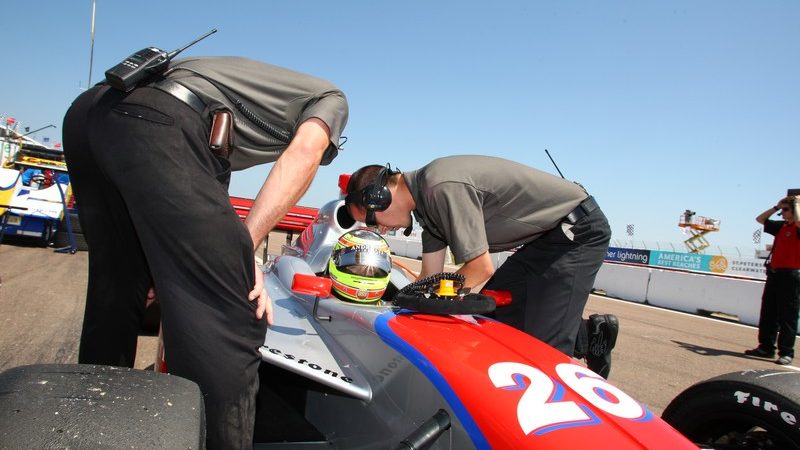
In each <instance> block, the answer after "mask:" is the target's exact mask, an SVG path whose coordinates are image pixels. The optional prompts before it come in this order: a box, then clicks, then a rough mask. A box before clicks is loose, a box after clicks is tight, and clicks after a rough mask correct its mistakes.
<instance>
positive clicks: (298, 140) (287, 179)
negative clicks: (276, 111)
mask: <svg viewBox="0 0 800 450" xmlns="http://www.w3.org/2000/svg"><path fill="white" fill-rule="evenodd" d="M328 139H329V138H328V130H327V127H326V126H325V124H324V123H322V122H321V121H319V120H318V119H317V121H314V119H310V120H308V121H306V122H304V123H303V124H302V125H301V126H300V127H299V128H298V130H297V135H296V136H295V138H294V139H293V140H292V142H291V143H290V144H289V147H288V148H287V149H286V151H284V152H283V154H282V155H281V157H280V158H278V160H277V161H276V162H275V164H274V165H273V166H272V169H271V170H270V172H269V175H268V176H267V179H266V180H265V181H264V184H263V185H262V186H261V189H260V190H259V192H258V195H257V196H256V200H255V202H254V203H253V207H252V209H251V210H250V214H248V215H247V219H245V222H244V223H245V225H246V226H247V229H248V230H249V231H250V237H251V238H252V239H253V248H254V249H257V248H258V247H259V246H260V245H261V242H263V241H264V238H265V237H266V236H267V234H269V232H270V231H272V229H273V228H275V226H276V225H277V224H278V222H280V220H281V219H282V218H283V216H285V215H286V213H287V212H289V210H290V209H291V208H292V206H294V205H296V204H297V202H298V201H299V200H300V198H301V197H302V196H303V194H304V193H305V192H306V191H307V190H308V187H309V186H310V185H311V181H312V180H313V179H314V175H316V173H317V168H318V167H319V163H320V161H321V160H322V155H323V154H324V152H325V149H326V148H327V146H328V144H329V140H328Z"/></svg>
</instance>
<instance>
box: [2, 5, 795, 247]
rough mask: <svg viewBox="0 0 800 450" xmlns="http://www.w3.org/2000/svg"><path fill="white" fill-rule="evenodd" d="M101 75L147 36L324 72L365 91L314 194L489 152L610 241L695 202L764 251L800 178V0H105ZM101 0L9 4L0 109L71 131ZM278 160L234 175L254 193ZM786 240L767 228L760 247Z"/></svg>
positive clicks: (654, 232)
mask: <svg viewBox="0 0 800 450" xmlns="http://www.w3.org/2000/svg"><path fill="white" fill-rule="evenodd" d="M96 3H97V10H96V23H95V42H94V63H93V70H92V71H91V81H92V83H95V82H97V81H100V80H101V79H102V78H103V72H104V71H105V69H107V68H108V67H110V66H112V65H114V64H115V63H116V62H118V61H119V60H121V59H122V58H124V57H125V56H127V55H128V54H130V53H132V52H134V51H136V50H138V49H140V48H142V47H146V46H157V47H161V48H163V49H166V50H172V49H174V48H177V47H180V46H182V45H183V44H185V43H187V42H189V41H191V40H192V39H193V38H195V37H196V36H199V35H201V34H202V33H204V32H206V31H208V30H210V29H212V28H217V29H218V30H219V31H218V33H216V34H214V35H213V36H211V37H209V38H208V39H206V40H205V41H203V42H201V43H199V44H198V45H196V46H195V47H193V48H190V49H189V50H187V51H186V52H185V53H184V55H186V56H189V55H240V56H247V57H251V58H254V59H259V60H263V61H266V62H270V63H273V64H277V65H282V66H286V67H289V68H292V69H295V70H298V71H301V72H306V73H310V74H314V75H317V76H319V77H322V78H325V79H328V80H330V81H332V82H333V83H335V84H336V85H338V86H339V87H340V88H342V89H343V90H344V92H345V93H346V95H347V97H348V100H349V103H350V120H349V123H348V126H347V129H346V130H345V133H344V134H345V135H346V136H347V137H348V139H349V140H348V141H347V144H346V145H345V150H344V152H343V153H341V154H340V156H339V157H338V158H337V159H336V160H335V161H334V162H333V163H332V164H331V165H330V166H327V167H323V168H321V169H320V171H319V173H318V175H317V178H316V179H315V181H314V183H313V185H312V187H311V188H310V190H309V192H308V193H307V194H306V196H305V197H304V198H303V199H302V200H301V204H303V205H306V206H321V205H322V204H324V203H325V202H327V201H328V200H332V199H335V198H336V197H337V194H338V192H337V188H336V179H337V177H338V175H339V174H340V173H344V172H352V171H353V170H355V169H357V168H358V167H361V166H362V165H365V164H371V163H379V164H383V163H386V162H391V163H392V165H393V166H397V167H399V168H401V169H405V170H410V169H414V168H417V167H419V166H421V165H423V164H425V163H426V162H428V161H429V160H430V159H432V158H435V157H437V156H444V155H452V154H465V153H467V154H488V155H495V156H500V157H505V158H509V159H514V160H517V161H520V162H523V163H526V164H529V165H531V166H534V167H537V168H540V169H542V170H546V171H548V172H551V173H554V174H557V172H556V169H555V168H554V167H553V165H552V164H551V162H550V160H549V159H548V157H547V155H546V154H545V152H544V150H545V149H549V151H550V154H551V155H552V156H553V158H554V159H555V161H556V162H557V163H558V166H559V168H560V169H561V171H562V172H563V173H564V175H565V176H566V177H567V178H570V179H573V180H576V181H579V182H580V183H582V184H583V185H584V186H586V187H587V189H588V190H589V191H590V192H591V193H592V194H593V195H594V196H595V197H596V198H597V200H598V202H599V203H600V205H601V207H602V208H603V210H604V211H605V213H606V215H607V216H608V217H609V220H610V222H611V228H612V233H613V237H614V238H617V239H622V240H629V239H631V237H629V236H628V235H627V233H626V226H627V225H628V224H633V225H634V236H633V239H635V240H637V241H641V240H645V241H649V242H650V243H652V242H653V241H660V242H672V243H677V245H678V246H677V247H676V249H678V250H681V247H680V246H681V245H682V244H680V242H681V241H682V240H683V239H685V238H686V236H684V235H683V234H682V233H681V231H680V229H679V228H678V226H677V222H678V217H679V215H680V214H681V213H682V212H683V211H684V210H685V209H687V208H688V209H691V210H693V211H696V212H697V214H698V215H703V216H710V217H713V218H717V219H720V220H721V227H720V228H721V229H720V231H719V232H717V233H713V234H711V235H709V240H710V241H711V243H712V244H714V245H717V246H722V247H732V246H737V247H739V249H741V250H742V251H743V256H751V254H752V249H753V248H755V247H756V245H755V244H754V243H753V238H752V235H753V232H754V231H755V230H756V229H757V228H759V227H758V225H757V224H756V222H755V220H754V218H755V216H756V215H758V214H759V213H760V212H762V211H764V210H765V209H767V208H768V207H769V206H771V205H773V204H775V202H776V201H777V200H778V199H779V198H780V197H781V196H782V195H783V194H785V192H786V189H787V188H790V187H797V188H800V176H798V167H800V165H799V164H798V161H797V154H798V150H799V149H800V145H798V144H800V26H798V25H797V24H798V23H800V2H796V1H735V0H733V1H732V0H724V1H697V0H689V1H669V2H667V1H663V2H653V1H641V0H635V1H602V2H601V1H564V2H556V1H547V2H544V1H532V0H530V1H522V0H520V1H502V0H499V1H494V2H475V1H451V0H447V1H433V0H429V1H422V0H408V1H403V2H385V1H377V0H372V1H367V0H353V1H342V2H331V1H318V0H307V1H303V2H299V1H283V2H275V1H269V0H258V1H256V0H242V1H231V2H219V1H214V2H210V1H205V0H193V1H186V0H175V1H164V0H158V1H157V0H139V1H137V2H134V3H131V2H120V1H111V0H97V2H96ZM91 6H92V2H91V0H82V1H58V0H50V1H41V0H25V1H22V0H6V1H4V2H3V7H2V14H3V18H4V20H3V25H2V27H0V42H2V43H3V44H2V45H3V46H4V51H3V54H4V57H3V59H2V63H0V115H4V116H13V117H15V118H16V119H17V120H19V121H20V122H21V124H22V126H29V127H30V129H31V130H34V129H36V128H39V127H42V126H46V125H48V124H54V125H56V126H57V128H55V129H53V128H49V129H47V130H44V131H42V132H40V133H37V134H36V136H37V137H38V138H40V139H42V138H44V137H49V138H50V141H51V143H53V142H58V141H60V139H61V120H62V118H63V115H64V112H65V111H66V109H67V108H68V106H69V104H70V102H71V101H72V99H73V98H74V97H75V96H77V95H78V94H79V93H80V92H81V90H82V89H85V88H86V86H87V83H88V81H89V59H90V49H91V40H90V26H91ZM268 170H269V166H262V167H259V168H254V169H249V170H247V171H244V172H240V173H237V174H235V175H234V178H233V182H232V184H231V194H233V195H239V196H246V197H253V196H255V194H256V192H257V191H258V188H259V187H260V185H261V182H262V181H263V178H264V176H265V175H266V173H267V171H268ZM767 242H771V238H767V237H765V238H764V239H762V242H761V244H760V246H763V245H764V244H765V243H767Z"/></svg>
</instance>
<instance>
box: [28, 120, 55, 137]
mask: <svg viewBox="0 0 800 450" xmlns="http://www.w3.org/2000/svg"><path fill="white" fill-rule="evenodd" d="M51 127H52V128H55V127H56V126H55V125H53V124H52V123H51V124H50V125H46V126H43V127H42V128H37V129H35V130H33V131H29V132H27V133H25V134H23V135H21V136H20V137H21V138H23V137H25V136H27V135H29V134H33V133H36V132H37V131H42V130H44V129H46V128H51Z"/></svg>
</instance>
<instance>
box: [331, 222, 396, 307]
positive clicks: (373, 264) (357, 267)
mask: <svg viewBox="0 0 800 450" xmlns="http://www.w3.org/2000/svg"><path fill="white" fill-rule="evenodd" d="M391 271H392V259H391V256H390V253H389V244H388V243H387V242H386V240H384V239H383V238H382V237H381V236H380V235H379V234H378V233H376V232H374V231H371V230H366V229H357V230H352V231H348V232H347V233H345V234H343V235H341V236H340V237H339V240H338V241H337V242H336V245H335V246H334V248H333V254H331V258H330V260H329V261H328V274H329V275H330V278H331V287H332V289H333V293H334V294H335V295H336V296H337V297H339V298H341V299H343V300H348V301H352V302H358V303H374V302H377V301H378V300H380V298H381V296H382V295H383V293H384V291H386V286H388V285H389V273H391Z"/></svg>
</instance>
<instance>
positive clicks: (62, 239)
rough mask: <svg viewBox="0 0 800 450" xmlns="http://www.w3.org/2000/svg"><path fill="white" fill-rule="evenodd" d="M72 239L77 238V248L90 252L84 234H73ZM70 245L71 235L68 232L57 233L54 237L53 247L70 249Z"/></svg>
mask: <svg viewBox="0 0 800 450" xmlns="http://www.w3.org/2000/svg"><path fill="white" fill-rule="evenodd" d="M72 237H73V238H75V247H77V249H78V250H81V251H86V250H89V245H88V244H87V243H86V237H85V236H84V235H83V234H82V233H74V232H73V233H72ZM69 245H70V243H69V234H68V233H67V232H66V231H57V232H56V234H55V236H54V237H53V247H55V248H63V247H69Z"/></svg>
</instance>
